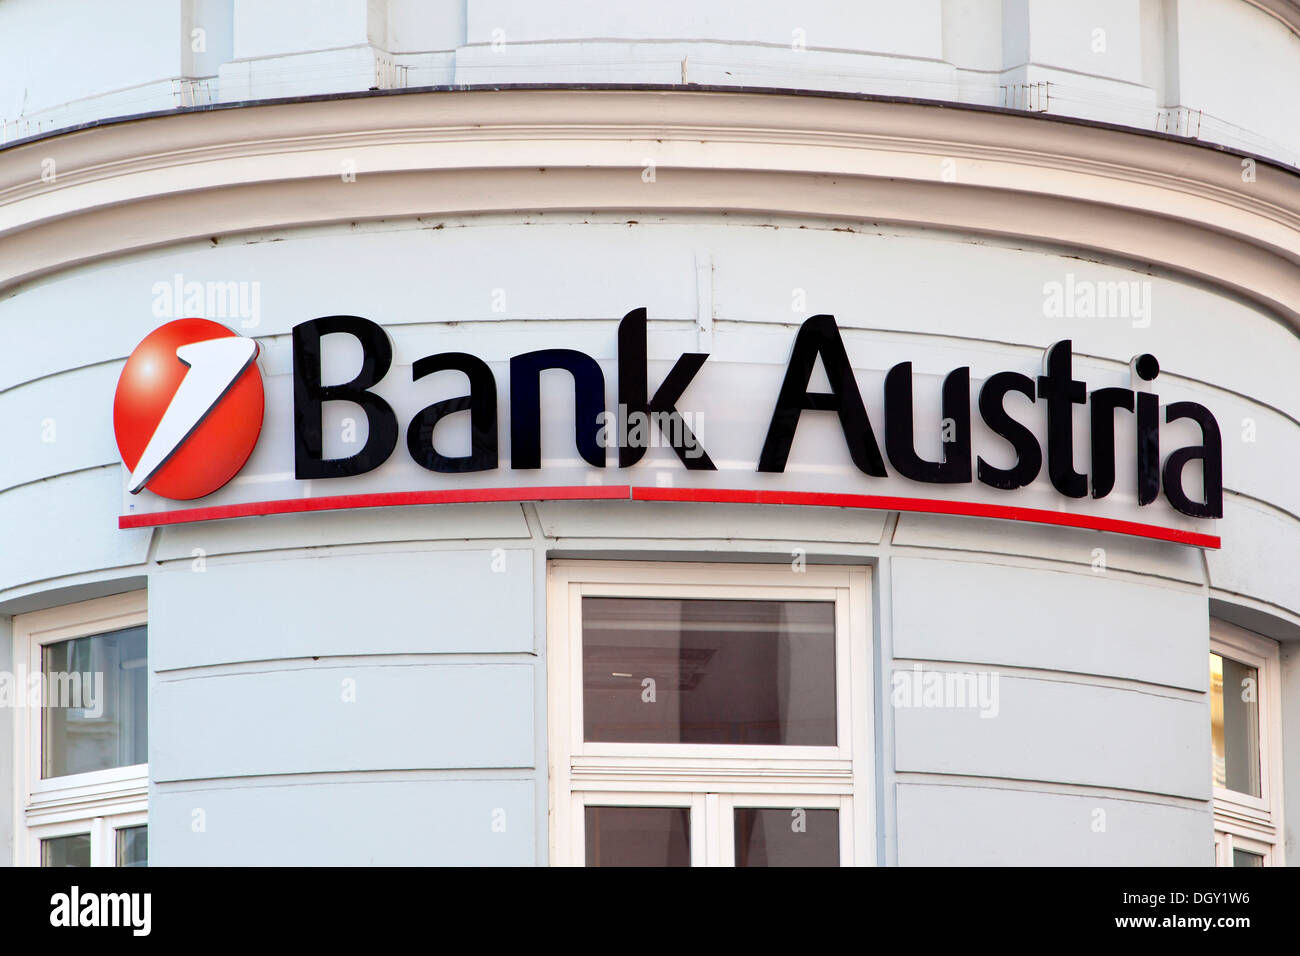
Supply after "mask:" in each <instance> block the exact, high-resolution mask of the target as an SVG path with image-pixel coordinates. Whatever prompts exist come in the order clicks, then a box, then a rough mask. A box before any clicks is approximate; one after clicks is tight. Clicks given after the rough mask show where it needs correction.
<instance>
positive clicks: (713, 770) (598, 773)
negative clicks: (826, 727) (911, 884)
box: [547, 560, 876, 866]
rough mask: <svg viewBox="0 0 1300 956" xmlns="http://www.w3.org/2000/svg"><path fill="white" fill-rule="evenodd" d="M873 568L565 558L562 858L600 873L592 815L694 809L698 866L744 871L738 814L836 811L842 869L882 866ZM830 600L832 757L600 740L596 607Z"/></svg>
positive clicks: (551, 631)
mask: <svg viewBox="0 0 1300 956" xmlns="http://www.w3.org/2000/svg"><path fill="white" fill-rule="evenodd" d="M870 588H871V569H870V568H866V567H839V566H819V565H806V566H804V568H803V570H800V571H796V570H794V569H793V568H792V567H791V565H789V564H780V565H767V564H741V565H737V564H707V563H691V564H685V563H668V562H630V561H567V560H564V561H552V562H551V563H550V564H549V566H548V568H547V691H548V698H549V705H548V717H549V720H548V731H547V735H548V743H549V751H548V752H549V755H550V756H549V761H548V762H549V784H550V786H549V797H550V814H549V816H550V820H551V828H550V859H551V864H552V865H554V866H582V865H584V864H585V862H586V853H585V832H584V814H583V808H584V807H585V806H587V805H600V806H618V805H626V806H689V807H691V810H692V812H691V857H692V865H693V866H709V865H713V866H729V865H732V864H733V863H734V852H735V847H734V836H733V829H732V827H733V820H734V817H733V815H732V812H731V811H732V809H733V808H735V807H737V806H742V807H747V806H754V807H759V806H774V807H801V806H803V807H809V808H820V807H834V808H838V809H839V811H840V865H841V866H852V865H855V864H856V865H864V866H869V865H874V863H875V859H876V855H875V760H874V753H873V749H874V723H875V721H874V709H873V708H874V702H873V693H872V683H871V681H872V624H871V604H870V593H871V591H870ZM584 597H660V598H681V599H690V598H699V599H732V600H735V599H753V600H768V601H772V600H800V601H809V600H823V601H825V600H829V601H833V602H834V604H835V668H836V681H835V683H836V709H837V714H836V718H837V723H836V743H835V745H834V746H829V747H784V746H743V745H727V744H722V745H715V744H616V743H587V742H586V741H584V740H583V720H582V698H583V694H582V624H581V621H582V611H581V608H582V599H583V598H584Z"/></svg>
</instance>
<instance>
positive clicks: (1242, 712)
mask: <svg viewBox="0 0 1300 956" xmlns="http://www.w3.org/2000/svg"><path fill="white" fill-rule="evenodd" d="M1210 735H1211V741H1212V744H1213V751H1214V785H1215V786H1216V787H1225V788H1227V789H1228V790H1235V791H1236V792H1238V793H1245V794H1249V795H1250V796H1252V797H1258V796H1259V795H1260V773H1259V671H1258V670H1257V669H1255V668H1254V667H1250V666H1248V665H1246V664H1242V663H1239V662H1237V661H1234V660H1232V659H1231V658H1228V657H1223V656H1222V655H1219V654H1211V655H1210Z"/></svg>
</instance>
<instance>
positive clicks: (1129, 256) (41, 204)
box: [0, 89, 1300, 327]
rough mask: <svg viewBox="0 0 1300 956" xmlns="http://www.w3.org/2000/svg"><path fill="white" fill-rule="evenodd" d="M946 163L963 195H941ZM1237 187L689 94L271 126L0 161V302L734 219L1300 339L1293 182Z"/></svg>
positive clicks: (1149, 163) (1044, 124)
mask: <svg viewBox="0 0 1300 956" xmlns="http://www.w3.org/2000/svg"><path fill="white" fill-rule="evenodd" d="M51 155H55V156H57V158H58V161H59V169H60V172H59V176H58V180H57V182H54V183H46V182H43V181H40V180H39V177H34V176H33V175H32V174H31V170H32V169H39V168H40V162H41V158H42V157H48V156H51ZM646 157H652V158H653V159H654V161H655V162H656V164H657V165H658V167H659V168H660V171H661V172H660V175H659V177H658V180H657V183H658V184H657V185H656V186H655V188H654V189H652V190H649V191H647V190H645V189H644V188H643V187H644V184H643V183H642V182H641V178H640V176H639V175H630V173H631V172H633V171H639V170H640V169H641V167H642V166H643V165H644V163H645V160H646ZM344 158H347V159H351V160H353V161H354V162H356V164H357V167H358V168H361V169H364V170H365V171H366V182H367V186H366V187H365V188H364V189H360V190H359V191H358V190H352V189H338V188H336V186H337V182H338V177H339V169H340V161H341V160H342V159H344ZM945 158H948V159H951V160H953V162H954V163H956V164H957V167H956V168H957V169H958V170H959V176H958V178H957V180H956V181H953V182H948V181H945V180H944V179H943V175H942V165H941V163H940V160H941V159H945ZM287 159H291V160H292V161H287ZM65 170H66V171H65ZM670 171H671V175H670V174H669V172H670ZM1239 172H1240V167H1239V160H1238V157H1237V156H1236V154H1233V153H1231V152H1225V151H1224V150H1221V149H1215V148H1208V147H1206V146H1203V145H1195V144H1191V143H1187V142H1184V141H1181V140H1177V139H1171V138H1161V137H1156V136H1149V135H1140V134H1138V133H1137V132H1133V131H1124V130H1117V129H1112V128H1104V127H1097V126H1090V125H1085V124H1079V123H1068V122H1061V121H1059V120H1057V119H1053V118H1047V117H1042V116H1028V115H1018V114H1007V113H988V112H984V111H980V110H974V109H964V108H962V107H961V106H960V105H952V106H940V105H927V104H919V103H900V102H884V101H874V100H857V99H845V98H837V97H830V96H816V95H802V96H801V95H791V94H780V93H753V92H743V91H701V90H689V89H683V90H672V91H667V90H604V91H592V90H571V89H568V90H566V89H544V90H470V91H445V92H430V93H410V94H404V95H401V96H385V97H375V98H359V99H340V100H320V101H312V102H297V103H269V104H263V105H258V106H255V107H245V108H240V109H227V110H218V111H212V112H208V111H205V112H199V113H185V114H179V115H174V116H159V117H152V118H149V119H144V120H138V121H133V122H122V123H116V124H109V125H105V126H100V127H97V128H94V129H89V130H71V131H68V132H66V133H63V134H60V135H58V136H54V137H50V138H47V139H41V140H39V141H36V142H32V143H26V144H20V145H17V146H13V147H10V148H8V149H5V150H3V151H0V290H2V289H5V288H8V287H10V286H12V285H14V284H17V283H20V282H25V281H28V280H30V279H32V278H35V277H37V276H40V275H44V274H47V273H50V272H53V271H57V270H59V269H64V268H67V267H70V266H72V265H75V264H79V263H88V262H93V261H98V260H102V259H106V258H111V257H116V256H121V255H126V254H130V253H133V252H136V251H140V250H144V249H150V248H156V247H161V246H166V245H169V244H172V243H178V242H185V241H188V240H194V239H202V238H206V237H209V236H219V235H230V234H235V233H241V232H250V231H262V230H274V229H280V228H289V227H302V226H309V225H319V224H326V223H338V222H352V221H368V220H378V219H394V218H410V217H416V216H462V215H473V214H477V213H488V212H515V211H517V210H520V209H529V210H537V211H560V210H573V209H581V210H594V211H618V212H621V211H626V210H631V209H637V210H642V211H644V212H646V213H653V212H655V211H657V210H661V211H664V212H670V211H671V212H686V211H695V212H711V213H715V214H722V213H726V212H740V211H745V212H751V213H760V214H763V215H772V216H780V215H794V216H798V217H801V218H805V219H806V218H810V217H822V216H824V217H827V218H831V219H840V220H845V219H851V220H866V221H871V222H877V223H878V222H891V223H903V224H911V225H915V226H921V227H928V228H935V229H950V230H958V231H962V232H977V233H980V234H982V235H991V236H1003V237H1008V238H1009V239H1011V240H1012V241H1014V242H1015V243H1017V244H1022V243H1024V242H1026V241H1037V242H1043V243H1048V244H1052V245H1058V246H1064V247H1069V248H1071V249H1079V248H1083V249H1088V250H1091V251H1094V252H1096V253H1097V254H1100V255H1103V256H1115V257H1119V258H1121V259H1125V260H1131V261H1137V262H1141V263H1151V264H1153V265H1156V266H1160V267H1164V268H1168V269H1171V270H1174V271H1177V272H1179V273H1180V274H1183V275H1186V276H1190V277H1191V278H1193V279H1195V280H1198V281H1203V282H1206V283H1208V284H1210V285H1211V286H1213V287H1215V288H1216V289H1220V290H1230V291H1232V292H1234V293H1236V294H1238V295H1241V296H1243V297H1245V298H1246V299H1247V300H1249V301H1251V302H1252V303H1254V304H1256V305H1258V306H1261V307H1263V308H1264V309H1266V310H1268V311H1270V312H1272V313H1274V314H1276V315H1278V316H1281V317H1282V318H1283V319H1285V320H1286V321H1287V322H1289V323H1290V324H1291V325H1292V327H1300V312H1298V311H1297V310H1296V307H1295V303H1296V302H1297V301H1300V276H1297V275H1296V274H1295V268H1294V261H1295V257H1296V255H1297V251H1298V250H1300V238H1297V236H1298V234H1300V177H1298V176H1296V174H1295V173H1294V172H1293V171H1290V170H1288V169H1284V168H1277V167H1275V166H1273V165H1271V164H1269V163H1267V162H1260V163H1259V164H1258V168H1257V169H1256V171H1255V172H1256V178H1255V179H1254V180H1253V181H1252V182H1251V184H1250V187H1249V188H1248V189H1242V188H1241V180H1240V178H1239V175H1238V174H1239Z"/></svg>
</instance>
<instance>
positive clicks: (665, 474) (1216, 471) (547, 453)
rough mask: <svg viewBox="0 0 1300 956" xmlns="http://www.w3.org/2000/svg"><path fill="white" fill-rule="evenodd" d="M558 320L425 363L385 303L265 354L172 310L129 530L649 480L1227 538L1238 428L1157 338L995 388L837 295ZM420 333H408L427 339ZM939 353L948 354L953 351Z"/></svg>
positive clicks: (120, 412) (626, 495) (124, 406)
mask: <svg viewBox="0 0 1300 956" xmlns="http://www.w3.org/2000/svg"><path fill="white" fill-rule="evenodd" d="M548 325H549V324H548V323H543V322H535V323H530V324H529V327H528V328H527V329H526V330H525V331H522V332H521V331H519V330H518V329H516V330H514V331H512V332H500V331H496V330H486V329H473V330H463V329H460V330H457V332H456V333H452V332H451V331H450V330H449V331H448V333H447V335H446V336H444V337H442V339H440V341H439V342H438V343H437V344H438V345H444V346H445V345H447V344H456V343H449V342H447V341H446V339H448V338H450V339H459V341H460V342H462V343H465V344H467V345H468V344H477V345H479V346H482V347H484V348H486V349H488V350H489V351H490V352H491V353H492V354H475V352H473V351H470V350H469V349H468V348H466V349H465V350H445V351H433V350H430V351H429V352H428V354H423V355H422V357H419V358H415V359H413V360H412V361H411V364H410V365H409V366H408V365H395V361H394V346H393V342H392V340H391V339H390V337H389V333H388V332H387V331H386V330H385V328H384V327H383V326H381V325H379V324H378V323H376V322H374V321H372V320H370V319H367V318H363V317H361V316H355V315H331V316H324V317H321V318H316V319H311V320H310V321H306V322H303V323H301V324H299V325H297V326H295V327H294V328H293V330H292V334H291V335H290V336H289V337H288V339H287V341H286V340H285V339H284V337H268V338H267V339H264V341H263V346H264V347H263V348H259V344H258V343H257V342H255V341H253V340H251V339H247V338H244V337H242V336H240V335H237V334H236V333H234V332H232V331H231V330H229V329H227V328H225V327H224V326H221V325H219V324H217V323H215V322H211V321H208V320H205V319H198V318H191V319H179V320H176V321H173V322H169V323H167V324H166V325H164V326H162V327H161V328H159V329H156V330H155V331H154V332H152V333H151V334H150V335H149V336H147V337H146V338H145V339H144V340H143V341H142V342H141V343H140V344H139V346H138V347H137V348H136V349H135V351H134V352H133V353H132V354H131V356H130V357H129V358H128V360H127V362H126V365H125V367H124V368H123V371H122V375H121V377H120V379H119V382H118V386H117V393H116V396H115V400H114V407H113V421H114V429H115V432H116V437H117V443H118V448H119V450H120V452H121V455H122V461H123V463H124V464H125V466H126V477H125V487H124V495H123V511H124V514H123V515H122V516H121V517H120V519H119V524H120V526H121V527H145V526H151V525H161V524H172V523H178V522H185V521H201V520H211V519H216V518H230V517H244V516H253V515H265V514H277V513H289V512H304V511H323V510H334V509H340V508H359V507H385V506H400V505H412V504H434V503H453V502H475V501H477V502H482V501H528V500H551V499H569V500H573V499H632V500H645V501H701V502H731V503H751V504H778V505H799V504H802V505H821V506H828V507H857V508H875V509H886V510H901V511H919V512H931V513H940V514H956V515H968V516H975V517H994V518H1009V519H1018V520H1023V521H1031V522H1037V523H1046V524H1057V525H1065V526H1073V527H1081V528H1090V529H1094V530H1101V531H1112V532H1118V533H1125V534H1135V535H1140V536H1144V537H1151V538H1157V539H1164V540H1170V541H1178V542H1182V543H1187V544H1194V545H1200V546H1203V547H1212V548H1213V547H1218V546H1219V539H1218V538H1217V537H1215V536H1214V534H1213V533H1212V530H1213V525H1212V524H1211V523H1210V521H1211V520H1212V519H1215V518H1219V517H1221V516H1222V513H1223V477H1222V472H1223V463H1222V442H1221V439H1220V433H1219V427H1218V423H1217V422H1216V421H1215V418H1214V416H1213V414H1211V412H1210V411H1209V410H1208V409H1207V408H1205V407H1204V406H1203V405H1200V404H1198V403H1197V402H1194V401H1190V400H1173V401H1164V402H1162V400H1161V398H1160V395H1159V394H1158V392H1157V379H1158V376H1159V374H1160V364H1159V361H1158V360H1157V358H1156V357H1155V356H1153V355H1149V354H1142V355H1138V356H1135V357H1134V358H1133V359H1132V361H1131V362H1130V363H1129V366H1128V368H1127V369H1123V370H1122V371H1116V370H1115V369H1114V368H1113V367H1109V368H1107V366H1108V365H1112V364H1113V363H1095V364H1098V367H1100V368H1102V369H1103V372H1102V374H1104V375H1107V376H1109V384H1104V385H1102V386H1101V387H1092V388H1090V387H1089V384H1088V383H1087V382H1085V381H1083V380H1080V379H1079V378H1077V377H1076V374H1077V373H1076V360H1075V356H1074V354H1073V352H1072V346H1071V342H1070V341H1069V340H1063V341H1059V342H1056V343H1054V344H1051V345H1050V346H1049V347H1047V348H1046V349H1045V350H1044V351H1043V353H1042V354H1041V356H1040V357H1037V358H1036V360H1035V361H1033V362H1032V364H1029V365H1028V367H1022V368H1012V369H1007V370H985V371H984V374H983V375H982V380H981V381H979V382H978V387H973V386H972V374H971V366H970V365H969V364H960V365H957V367H954V368H952V369H951V371H947V372H941V373H934V372H927V373H926V374H923V375H918V374H914V372H913V362H912V361H911V360H910V359H908V358H905V357H904V356H902V355H900V354H899V352H900V349H902V348H904V347H905V345H906V343H905V342H900V341H899V340H898V338H897V337H893V338H889V337H884V336H879V335H877V338H878V339H879V341H865V342H864V341H863V340H865V339H868V338H869V333H866V332H864V331H863V330H856V329H845V330H841V328H840V327H839V325H838V324H837V322H836V320H835V318H834V317H833V316H830V315H816V316H813V317H811V318H809V319H807V320H806V321H804V322H803V323H802V324H801V325H799V326H798V327H797V328H791V329H790V330H789V335H788V336H787V337H785V338H784V341H776V340H775V339H774V336H773V334H772V331H771V329H770V328H769V329H767V330H765V331H763V332H761V333H758V332H752V331H749V330H741V331H738V332H737V333H735V334H734V335H733V336H731V337H729V338H728V337H727V336H725V335H719V336H717V337H716V338H715V340H714V342H715V345H716V346H717V348H715V349H714V352H713V353H706V352H700V351H680V350H679V346H680V343H681V341H682V340H683V334H682V331H681V330H678V329H665V330H663V332H662V335H661V336H658V337H657V338H656V341H655V345H656V349H655V354H656V358H655V359H654V360H651V359H650V357H649V351H648V343H647V336H648V333H647V317H646V311H645V310H644V309H636V310H633V311H631V312H629V313H627V315H625V316H624V317H623V319H622V320H621V321H619V322H618V323H617V328H616V329H615V328H614V323H612V322H611V323H609V325H608V326H602V327H601V328H602V329H603V330H604V331H601V332H596V331H594V330H592V329H591V328H588V329H586V330H583V331H582V332H580V333H579V332H575V331H573V330H572V329H568V330H566V331H565V333H564V335H563V336H561V338H567V339H569V340H570V341H569V343H568V344H569V345H578V344H584V345H586V347H585V348H577V347H561V346H562V345H563V344H564V343H557V344H556V345H554V346H551V347H542V348H527V349H524V350H522V351H516V348H517V346H518V345H519V344H521V341H522V343H524V344H533V340H535V339H537V338H538V337H540V336H544V335H546V334H547V332H548ZM587 325H589V326H590V323H587ZM397 328H398V329H402V327H397ZM402 334H403V335H404V336H405V337H404V338H403V340H402V344H403V347H404V350H406V351H410V350H411V349H412V348H421V347H422V345H423V344H424V343H423V342H422V340H421V338H420V336H419V335H417V334H415V333H410V334H407V333H406V332H405V330H403V333H402ZM424 334H425V335H426V336H427V333H424ZM575 340H576V341H575ZM586 343H593V344H590V345H587V344H586ZM665 346H667V348H665ZM864 346H865V347H868V348H869V349H870V351H871V352H873V353H877V354H876V355H875V356H873V355H867V354H863V351H862V349H863V347H864ZM927 348H929V349H930V354H928V355H927V359H928V365H929V366H930V367H933V366H934V364H935V360H936V358H942V357H943V355H944V354H946V352H944V351H943V350H951V349H952V348H953V347H952V346H947V345H944V346H937V347H936V346H933V345H928V346H927ZM936 349H937V350H938V351H939V352H940V354H939V355H936V354H933V353H935V351H936ZM507 351H509V352H513V353H514V354H500V353H502V352H507ZM1013 351H1016V350H1013ZM1018 351H1023V350H1018ZM593 352H594V353H595V354H593ZM717 353H722V354H717ZM873 357H874V359H875V360H874V361H872V359H873ZM882 357H883V358H885V359H887V361H885V362H880V361H879V359H880V358H882ZM958 357H959V356H958ZM980 358H981V360H982V361H985V362H987V361H988V359H987V357H986V356H985V355H981V356H980ZM611 377H612V378H614V382H613V383H610V382H609V381H608V379H609V378H611ZM611 392H612V393H613V395H614V397H615V401H614V402H610V397H611ZM399 446H400V447H399Z"/></svg>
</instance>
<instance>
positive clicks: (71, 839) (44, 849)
mask: <svg viewBox="0 0 1300 956" xmlns="http://www.w3.org/2000/svg"><path fill="white" fill-rule="evenodd" d="M41 866H90V834H89V833H74V834H72V835H71V836H61V837H53V838H51V839H49V840H42V841H41Z"/></svg>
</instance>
